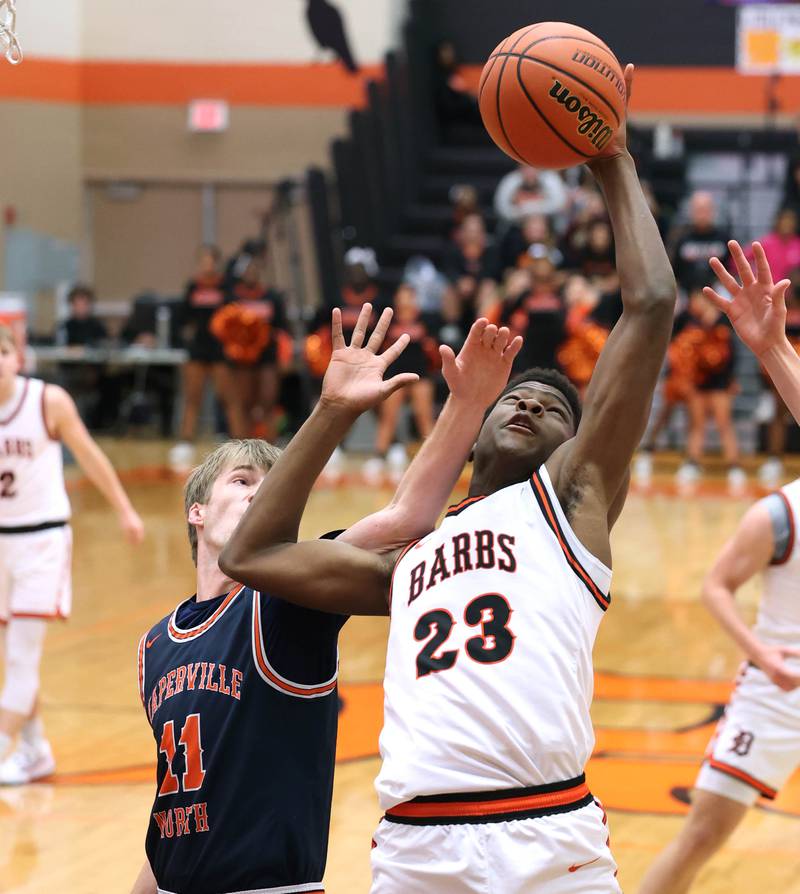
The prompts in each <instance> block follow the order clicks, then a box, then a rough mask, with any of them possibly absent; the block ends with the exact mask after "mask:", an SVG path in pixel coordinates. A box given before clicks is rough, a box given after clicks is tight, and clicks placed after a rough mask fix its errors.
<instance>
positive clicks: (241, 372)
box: [59, 97, 800, 486]
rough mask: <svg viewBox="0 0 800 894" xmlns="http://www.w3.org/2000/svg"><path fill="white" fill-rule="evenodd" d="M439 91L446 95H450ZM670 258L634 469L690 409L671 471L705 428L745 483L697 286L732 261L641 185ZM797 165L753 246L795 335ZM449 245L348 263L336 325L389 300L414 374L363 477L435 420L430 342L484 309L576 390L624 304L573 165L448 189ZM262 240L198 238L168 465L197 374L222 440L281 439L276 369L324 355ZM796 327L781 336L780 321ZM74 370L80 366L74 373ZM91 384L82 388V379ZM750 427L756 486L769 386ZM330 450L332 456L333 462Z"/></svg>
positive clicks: (722, 363)
mask: <svg viewBox="0 0 800 894" xmlns="http://www.w3.org/2000/svg"><path fill="white" fill-rule="evenodd" d="M451 98H452V97H451ZM648 196H649V200H650V204H651V209H652V211H653V213H654V215H655V217H656V219H657V220H658V221H659V224H660V226H661V228H662V233H663V236H664V239H665V243H666V245H667V248H668V252H669V255H670V258H671V261H672V263H673V268H674V271H675V277H676V282H677V284H678V289H679V302H678V313H677V315H676V319H675V326H674V332H673V339H672V342H671V345H670V348H669V351H668V358H667V364H666V373H665V377H664V383H663V388H662V389H661V392H660V398H659V409H658V412H657V413H656V414H655V417H654V419H653V421H652V425H651V427H650V429H649V431H648V433H647V435H646V437H645V440H644V443H643V445H642V452H641V454H640V457H639V460H638V462H637V466H636V471H637V474H639V475H640V476H641V477H643V478H646V477H648V476H649V474H650V468H651V459H650V457H651V455H652V453H653V451H655V450H656V449H657V448H658V447H660V446H662V445H663V444H664V443H669V440H670V436H671V433H672V432H673V431H674V428H671V427H670V422H671V420H672V419H673V417H674V416H675V411H676V410H677V409H678V408H683V412H684V414H685V419H686V425H685V436H684V437H683V438H682V439H681V441H680V443H675V444H671V445H670V446H673V447H677V448H678V449H680V450H683V451H684V454H685V459H684V461H683V463H682V465H681V466H680V468H679V470H678V478H679V480H680V481H682V482H687V483H688V482H692V481H695V480H697V479H698V478H699V477H700V475H701V473H702V462H703V456H704V449H705V448H704V442H705V439H706V434H707V429H708V425H709V423H710V424H711V425H712V426H714V427H715V428H716V430H717V433H718V438H719V443H720V446H721V450H722V455H723V458H724V462H725V463H726V465H727V469H728V477H729V481H730V483H731V484H732V485H737V486H738V485H740V484H741V483H742V482H743V481H744V472H743V471H742V469H741V467H740V465H739V455H740V450H739V445H738V442H737V435H736V428H735V426H734V424H733V419H734V415H733V409H734V399H735V397H736V395H737V393H738V391H739V384H738V382H737V378H736V356H737V355H736V340H735V337H734V334H733V331H732V329H731V328H730V325H729V324H728V321H727V320H726V318H725V317H724V315H721V314H720V313H719V312H718V311H717V310H716V309H715V308H714V307H713V306H712V305H711V304H710V303H709V302H708V301H707V300H706V299H705V298H704V296H703V293H702V287H703V286H704V285H707V284H709V279H710V268H709V265H708V261H709V259H710V258H711V257H714V256H716V257H719V258H721V259H722V260H723V262H727V260H728V248H727V243H728V240H729V239H730V237H731V233H730V231H729V229H728V228H727V227H726V225H725V222H724V220H723V218H722V215H721V214H720V209H719V208H718V207H717V203H716V201H715V197H714V196H713V195H712V194H711V193H709V192H706V191H700V190H699V191H696V192H693V193H692V194H690V195H689V196H687V197H686V200H685V202H684V203H683V207H682V208H680V209H679V210H678V212H677V213H676V214H675V215H674V216H673V219H672V220H669V219H668V217H667V215H665V214H664V213H663V212H662V210H661V209H660V208H659V207H658V204H657V202H656V200H655V199H654V198H653V196H652V193H651V192H649V191H648ZM798 209H800V165H797V166H792V167H791V168H790V172H789V175H788V180H787V190H786V196H785V202H784V203H783V204H782V205H781V209H780V211H779V212H778V213H777V215H776V218H775V224H774V227H773V229H772V231H771V232H769V233H767V234H765V235H764V237H763V239H762V243H763V245H764V248H765V250H766V253H767V256H768V258H769V260H770V263H771V264H772V267H773V271H774V274H775V278H776V280H777V279H778V278H783V277H789V278H790V279H791V280H792V283H793V285H792V288H791V289H790V290H789V296H788V301H789V305H790V319H789V326H790V331H795V335H796V337H797V339H798V342H800V292H798V291H797V289H796V288H795V283H796V284H797V286H798V287H800V234H798ZM444 235H445V236H446V247H445V250H444V252H443V254H442V256H441V257H440V258H437V259H436V260H437V263H434V261H433V260H432V259H431V258H427V257H421V256H418V257H414V258H412V259H411V260H410V261H409V262H408V264H407V265H406V267H405V270H404V271H403V276H402V281H401V282H400V284H399V285H394V286H392V285H390V284H389V279H388V278H387V277H385V276H383V275H382V271H381V270H380V269H379V267H378V262H377V258H376V255H375V253H374V251H372V250H371V249H370V248H366V247H354V248H351V249H350V250H349V251H348V252H347V253H346V255H345V257H344V264H343V287H342V292H341V298H340V302H339V304H340V306H341V308H342V314H343V326H344V329H345V334H346V335H349V333H350V332H352V328H353V326H354V325H355V320H356V319H357V317H358V313H359V311H360V309H361V307H362V305H363V304H364V303H365V302H367V301H369V302H371V303H372V304H373V306H374V308H375V311H376V312H379V311H380V309H381V308H382V307H384V306H387V305H391V306H393V307H394V310H395V318H394V322H393V324H392V331H391V337H392V338H397V337H398V336H399V335H400V334H401V333H403V332H405V333H408V335H409V337H410V345H409V347H408V349H407V350H406V352H405V354H404V355H403V357H402V358H401V359H400V360H399V361H398V363H397V364H396V369H395V370H394V371H409V372H416V373H418V374H419V376H420V382H419V383H418V385H416V386H414V387H413V388H410V389H408V390H407V392H398V393H397V394H396V395H395V396H394V397H393V398H392V399H391V400H389V401H387V402H386V403H385V404H384V405H383V406H382V407H381V408H380V410H379V411H378V419H377V425H376V434H375V442H374V451H373V454H372V456H371V457H370V459H369V460H368V461H367V462H366V463H365V464H364V465H363V474H364V476H365V478H366V479H367V480H368V481H370V482H371V483H378V482H380V481H381V480H382V479H383V477H384V476H385V475H389V476H390V477H393V478H396V477H397V476H399V475H400V474H401V473H402V470H403V468H404V466H405V463H406V451H405V446H404V444H403V443H402V442H403V441H404V438H401V437H399V436H398V430H399V428H401V426H400V419H401V410H402V407H403V405H404V404H405V403H408V404H409V405H410V413H409V416H410V424H411V425H412V426H413V429H414V430H415V432H416V434H417V435H418V436H419V437H420V438H422V437H425V436H426V435H427V434H428V432H429V431H430V429H431V427H432V425H433V421H434V417H435V406H436V403H437V399H441V397H442V396H443V394H442V390H441V389H442V384H441V378H440V376H439V354H438V345H439V344H440V343H447V344H450V345H451V346H452V347H453V348H454V349H456V350H457V349H458V347H459V346H460V344H461V343H462V342H463V339H464V338H465V336H466V333H467V331H468V329H469V327H470V325H471V324H472V322H473V321H474V320H475V319H476V317H478V316H486V317H488V318H489V319H490V320H491V321H492V322H495V323H497V324H498V325H506V326H508V327H509V328H510V329H511V330H512V333H513V334H515V335H516V334H519V335H522V336H523V337H524V348H523V350H522V351H521V352H520V354H519V356H518V357H517V360H516V369H517V370H519V369H523V368H526V367H530V366H545V367H556V368H558V369H560V370H562V371H563V372H564V373H565V374H566V375H567V376H568V377H569V378H570V379H571V380H572V381H573V382H574V383H575V385H576V386H577V387H578V389H579V390H580V391H581V392H584V391H585V390H586V388H587V387H588V385H589V382H590V379H591V376H592V371H593V369H594V366H595V363H596V362H597V359H598V357H599V354H600V351H601V350H602V347H603V345H604V343H605V341H606V339H607V337H608V335H609V333H610V331H611V329H612V328H613V326H614V324H615V323H616V321H617V319H618V318H619V316H620V314H621V313H622V300H621V296H620V287H619V278H618V275H617V272H616V267H615V252H614V238H613V232H612V230H611V226H610V223H609V220H608V217H607V214H606V210H605V205H604V202H603V199H602V196H601V195H600V193H599V191H598V189H597V187H596V185H595V183H594V180H593V178H592V177H591V175H590V174H589V172H588V171H587V170H585V169H583V168H580V169H574V170H570V171H566V172H553V171H539V170H536V169H534V168H530V167H519V168H518V169H517V170H514V171H512V172H511V173H509V174H507V175H506V176H505V177H504V178H503V179H502V180H501V181H500V182H499V184H498V186H497V189H496V192H495V195H494V202H493V207H492V208H491V209H489V210H487V211H484V210H482V208H481V205H480V202H479V199H478V193H477V191H476V189H475V188H474V187H473V186H471V185H469V184H463V185H459V186H456V187H455V188H454V189H453V190H452V192H451V216H450V219H449V221H448V223H447V226H446V228H445V231H444ZM265 252H266V246H265V244H264V243H263V242H260V241H257V240H253V241H248V242H246V243H245V244H244V245H243V246H242V248H241V250H240V251H239V252H237V253H236V254H235V255H234V256H233V257H232V258H231V259H229V260H228V262H227V263H226V264H223V263H222V259H221V256H220V253H219V251H218V250H217V249H216V248H215V247H213V246H203V247H202V248H201V249H200V252H199V254H198V259H197V267H196V270H195V271H194V273H193V274H192V275H191V278H190V279H189V281H188V283H187V285H186V288H185V291H184V295H183V299H182V302H181V304H180V306H179V308H178V309H177V310H178V313H177V331H178V335H179V340H180V343H181V344H182V345H183V346H184V347H185V348H186V349H187V350H188V361H187V362H186V364H185V366H184V369H183V383H184V387H183V407H182V412H181V422H180V435H179V442H178V444H177V445H176V446H175V448H174V449H173V451H172V459H173V462H174V463H175V464H176V465H178V466H186V465H188V464H190V463H191V461H192V459H193V447H192V444H193V441H194V439H195V437H196V435H197V428H198V418H199V414H200V409H201V405H202V401H203V395H204V391H205V388H206V386H207V385H211V386H212V388H213V390H214V392H215V395H216V397H217V403H218V407H219V414H218V415H219V417H220V419H219V422H220V428H222V429H224V430H225V431H226V432H227V433H229V434H230V435H231V436H233V437H247V436H250V435H253V434H256V435H260V436H264V437H268V438H272V437H274V436H275V434H276V425H275V407H276V402H277V401H278V397H279V394H280V387H281V379H282V377H283V376H284V375H285V374H286V372H287V371H288V370H289V369H291V368H294V369H295V370H296V368H297V366H298V363H299V364H300V365H303V366H304V372H305V373H307V374H308V378H309V379H310V380H311V381H312V382H316V383H317V384H318V383H319V381H320V380H321V378H322V375H323V374H324V370H325V367H326V365H327V362H328V359H329V357H330V351H331V343H330V328H329V327H330V309H329V308H327V307H322V308H320V310H319V312H318V314H317V315H316V317H315V318H314V319H312V320H310V321H306V332H307V334H306V335H305V338H304V343H302V344H300V343H295V342H293V340H292V335H291V334H290V326H289V323H288V320H287V313H286V308H285V305H284V298H283V296H282V295H281V294H280V292H278V291H277V290H276V289H274V288H272V287H271V286H270V285H269V283H268V282H267V281H266V278H265V270H266V266H265V263H264V261H265ZM93 303H94V296H93V294H92V291H91V289H89V288H87V287H84V286H78V287H76V288H75V289H73V290H72V292H71V293H70V296H69V306H70V315H69V318H68V319H67V320H66V321H65V322H64V323H63V324H62V326H61V327H60V329H59V340H60V342H61V343H64V344H82V345H92V344H96V343H98V342H100V341H102V340H103V339H104V338H105V337H106V332H105V329H104V327H103V324H102V323H101V322H100V321H99V320H98V319H97V318H96V317H95V316H94V314H93V310H92V308H93ZM134 319H135V313H134V314H133V316H132V320H131V321H129V323H128V326H127V327H126V329H127V330H128V331H127V340H128V341H131V342H137V343H152V340H153V339H154V333H153V332H151V331H150V330H151V329H152V328H153V327H152V326H149V327H148V326H147V325H145V326H144V327H139V328H138V329H137V327H136V326H135V325H134ZM792 327H794V330H792ZM83 375H87V374H86V373H84V374H83ZM90 384H91V383H90ZM760 414H761V415H760V419H761V421H763V422H765V423H767V430H766V448H767V451H768V454H769V458H768V460H767V462H766V463H765V464H764V466H763V467H762V469H761V474H762V477H763V478H764V479H765V480H770V481H772V480H777V478H778V477H779V476H780V474H781V472H782V468H781V460H780V457H781V454H782V453H783V450H784V448H785V443H786V425H787V421H788V420H787V415H786V412H785V408H784V407H783V406H782V405H781V404H780V401H779V399H778V398H777V396H776V395H774V394H773V392H772V390H771V389H770V388H769V385H768V383H767V382H766V381H765V382H764V400H762V407H761V410H760ZM335 462H336V460H334V464H335Z"/></svg>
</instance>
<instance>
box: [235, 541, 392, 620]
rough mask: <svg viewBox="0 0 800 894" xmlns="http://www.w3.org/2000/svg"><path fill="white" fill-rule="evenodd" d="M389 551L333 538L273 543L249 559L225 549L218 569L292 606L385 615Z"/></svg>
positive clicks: (353, 613) (342, 612)
mask: <svg viewBox="0 0 800 894" xmlns="http://www.w3.org/2000/svg"><path fill="white" fill-rule="evenodd" d="M395 555H396V554H395V553H392V554H391V555H378V554H376V553H371V552H368V551H367V550H363V549H359V548H358V547H355V546H351V545H350V544H349V543H344V542H342V541H338V540H305V541H301V542H299V543H292V542H286V543H278V544H275V545H273V546H269V547H266V548H264V549H262V550H259V551H258V552H257V553H254V554H251V555H240V556H235V555H234V554H233V553H232V551H229V550H228V549H227V548H226V549H225V550H223V552H222V555H221V556H220V559H219V567H220V568H221V569H222V571H223V572H224V573H225V574H227V575H228V576H229V577H230V578H232V579H233V580H236V581H239V583H243V584H247V586H249V587H253V589H256V590H261V591H263V592H265V593H269V594H270V595H271V596H276V597H278V598H279V599H283V600H285V601H286V602H291V603H293V604H294V605H301V606H303V607H304V608H313V609H316V610H318V611H327V612H336V613H338V614H343V615H388V614H389V605H388V595H389V585H390V583H391V576H392V569H393V567H394V559H395Z"/></svg>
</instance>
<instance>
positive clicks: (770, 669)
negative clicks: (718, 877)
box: [639, 480, 800, 894]
mask: <svg viewBox="0 0 800 894" xmlns="http://www.w3.org/2000/svg"><path fill="white" fill-rule="evenodd" d="M798 509H800V480H796V481H793V482H792V483H791V484H788V485H786V487H783V488H781V490H780V491H778V492H777V493H774V494H770V495H769V496H767V497H765V498H764V499H762V500H759V502H758V503H756V504H755V505H754V506H752V507H751V508H750V509H749V510H748V512H747V513H746V514H745V516H744V518H743V519H742V520H741V522H740V524H739V527H738V528H737V530H736V532H735V533H734V535H733V537H731V539H730V540H729V541H728V542H727V543H726V544H725V546H724V547H723V548H722V551H721V553H720V554H719V556H718V557H717V560H716V562H715V563H714V565H713V567H712V568H711V571H710V572H709V573H708V575H707V577H706V580H705V584H704V586H703V600H704V602H705V604H706V606H707V607H708V609H709V611H710V612H711V613H712V614H713V615H714V616H715V618H716V619H717V620H718V621H719V622H720V624H721V625H722V627H723V628H724V629H725V631H726V632H727V633H728V634H729V635H730V636H731V637H732V639H733V640H734V641H735V642H736V644H737V645H738V646H739V647H740V648H741V649H742V650H743V651H744V653H745V655H746V657H747V661H746V662H745V663H744V664H743V665H742V668H741V670H740V671H739V676H738V678H737V681H736V688H735V691H734V694H733V695H732V696H731V700H730V702H729V703H728V706H727V708H726V709H725V714H724V716H723V718H722V720H720V722H719V726H718V727H717V731H716V733H715V735H714V737H713V738H712V740H711V742H710V743H709V746H708V750H707V752H706V756H705V760H704V762H703V766H702V768H701V770H700V773H699V775H698V777H697V782H696V783H695V791H694V793H693V796H692V806H691V810H690V811H689V816H688V817H687V818H686V822H685V823H684V825H683V827H682V828H681V831H680V833H679V834H678V837H677V838H676V839H675V840H674V841H673V842H672V843H671V844H670V845H669V846H668V847H667V848H666V850H664V851H663V853H662V854H661V855H660V856H659V857H658V859H657V860H656V861H655V863H653V865H652V866H651V867H650V869H649V871H648V873H647V875H646V876H645V878H644V881H643V882H642V886H641V888H640V889H639V894H686V892H687V891H689V890H690V888H691V885H692V883H693V882H694V880H695V878H696V877H697V874H698V873H699V872H700V870H701V869H702V868H703V866H704V865H705V864H706V862H707V861H708V860H709V859H710V858H711V857H712V856H713V855H714V854H715V853H716V852H717V851H718V850H719V849H720V848H721V847H722V845H723V844H724V843H725V842H726V841H727V839H728V837H729V836H730V835H731V834H732V833H733V831H734V829H735V828H736V827H737V826H738V825H739V823H740V822H741V821H742V819H744V816H745V814H746V813H747V811H748V809H749V808H750V807H752V806H753V805H754V804H755V803H756V801H757V800H758V798H759V797H763V798H766V799H767V800H771V799H773V798H774V797H775V796H776V794H777V792H778V789H780V788H781V786H782V785H784V784H785V783H786V781H787V780H788V779H789V777H790V776H791V775H792V773H793V772H794V770H795V769H796V768H797V767H798V766H800V573H799V572H800V542H798V540H797V539H796V538H795V536H794V532H795V528H796V523H795V518H796V516H797V512H798ZM759 573H762V574H763V584H764V588H763V596H762V599H761V605H760V607H759V612H758V620H757V622H756V626H755V628H754V629H753V630H751V629H750V628H749V627H748V626H747V624H745V622H744V620H743V619H742V617H741V615H740V614H739V612H738V611H737V610H736V605H735V598H736V591H737V590H738V589H739V588H740V587H741V586H743V585H744V584H745V583H747V581H748V580H750V579H751V578H753V577H755V576H756V575H757V574H759Z"/></svg>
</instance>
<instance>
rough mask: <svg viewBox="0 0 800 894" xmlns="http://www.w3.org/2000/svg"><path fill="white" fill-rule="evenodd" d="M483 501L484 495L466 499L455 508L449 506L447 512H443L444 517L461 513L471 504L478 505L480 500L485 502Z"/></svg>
mask: <svg viewBox="0 0 800 894" xmlns="http://www.w3.org/2000/svg"><path fill="white" fill-rule="evenodd" d="M485 499H486V495H485V494H481V495H480V496H477V497H466V498H465V499H463V500H462V501H461V502H460V503H456V505H455V506H451V507H450V508H449V509H448V510H447V512H445V514H444V517H445V518H449V517H450V516H451V515H458V513H459V512H461V510H462V509H466V508H467V506H471V505H472V504H473V503H478V502H480V501H481V500H485Z"/></svg>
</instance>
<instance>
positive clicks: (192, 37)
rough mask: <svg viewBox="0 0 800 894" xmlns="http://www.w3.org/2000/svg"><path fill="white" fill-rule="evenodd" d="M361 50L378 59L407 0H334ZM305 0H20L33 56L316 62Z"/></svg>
mask: <svg viewBox="0 0 800 894" xmlns="http://www.w3.org/2000/svg"><path fill="white" fill-rule="evenodd" d="M333 2H334V4H335V5H336V6H337V7H338V8H339V9H340V10H341V12H342V13H343V15H344V16H345V21H346V25H347V29H348V33H349V35H350V39H351V42H352V46H353V51H354V53H355V55H356V58H357V59H358V60H359V61H360V62H363V63H374V62H378V61H380V59H381V58H382V56H383V54H384V53H385V52H386V50H387V49H388V47H389V46H391V45H392V43H393V38H394V36H395V34H396V31H397V23H398V21H399V20H400V19H401V18H402V14H403V9H404V7H405V0H333ZM306 5H307V0H135V2H130V0H17V23H18V30H19V34H20V40H21V42H22V45H23V49H24V51H25V53H26V54H27V55H29V56H45V57H55V58H67V59H69V58H75V57H77V56H79V55H81V54H82V55H83V56H84V57H85V58H87V59H105V60H114V59H124V60H137V59H138V60H165V61H176V62H180V61H192V62H205V61H209V62H219V61H239V62H298V63H305V62H310V61H312V60H314V59H315V58H317V51H316V45H315V43H314V41H313V39H312V37H311V35H310V33H309V29H308V26H307V24H306V19H305V15H306Z"/></svg>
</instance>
